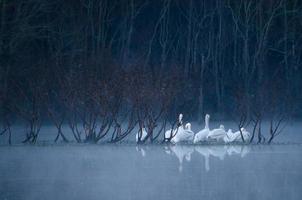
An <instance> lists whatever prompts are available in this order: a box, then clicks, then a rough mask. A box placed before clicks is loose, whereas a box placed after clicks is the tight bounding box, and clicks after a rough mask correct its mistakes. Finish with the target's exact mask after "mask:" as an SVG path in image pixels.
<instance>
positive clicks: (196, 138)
mask: <svg viewBox="0 0 302 200" xmlns="http://www.w3.org/2000/svg"><path fill="white" fill-rule="evenodd" d="M182 118H183V114H179V118H178V125H177V128H175V129H169V130H167V131H166V132H165V140H170V142H171V143H174V144H176V143H179V142H193V143H194V144H196V143H200V142H223V143H232V142H242V141H248V139H249V138H250V133H249V132H248V131H247V130H246V129H245V128H241V129H240V131H236V132H233V131H232V129H229V130H228V131H226V130H225V128H224V126H223V125H220V126H219V128H216V129H213V130H210V126H209V123H210V115H209V114H206V115H205V127H204V129H202V130H200V131H199V132H197V133H196V134H195V133H194V132H193V131H192V130H191V123H187V124H186V125H185V126H183V121H182ZM240 132H241V133H240ZM147 135H148V134H147V131H146V129H145V128H141V130H140V131H139V132H138V133H137V134H136V142H139V138H140V141H143V140H145V139H146V137H147ZM242 138H243V139H242Z"/></svg>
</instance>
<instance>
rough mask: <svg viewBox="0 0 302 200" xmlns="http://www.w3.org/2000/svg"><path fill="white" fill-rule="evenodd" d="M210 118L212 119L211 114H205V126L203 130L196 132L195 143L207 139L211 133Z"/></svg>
mask: <svg viewBox="0 0 302 200" xmlns="http://www.w3.org/2000/svg"><path fill="white" fill-rule="evenodd" d="M209 120H210V115H209V114H206V116H205V127H204V129H202V130H201V131H199V132H198V133H196V134H195V136H194V141H193V142H194V143H198V142H204V141H206V139H207V136H208V135H209V133H210V128H209Z"/></svg>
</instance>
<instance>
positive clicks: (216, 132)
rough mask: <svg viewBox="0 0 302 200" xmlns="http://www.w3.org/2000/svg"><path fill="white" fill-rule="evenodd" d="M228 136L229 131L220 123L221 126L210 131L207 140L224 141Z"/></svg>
mask: <svg viewBox="0 0 302 200" xmlns="http://www.w3.org/2000/svg"><path fill="white" fill-rule="evenodd" d="M226 136H227V133H226V131H225V129H224V126H223V125H220V127H219V128H216V129H213V130H211V131H210V133H209V134H208V136H207V140H214V141H223V140H224V138H225V137H226Z"/></svg>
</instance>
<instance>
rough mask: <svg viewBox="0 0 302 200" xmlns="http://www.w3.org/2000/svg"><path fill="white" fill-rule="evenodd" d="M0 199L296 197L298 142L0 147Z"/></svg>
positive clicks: (300, 177)
mask: <svg viewBox="0 0 302 200" xmlns="http://www.w3.org/2000/svg"><path fill="white" fill-rule="evenodd" d="M0 149H1V151H0V185H1V187H0V199H202V198H207V199H300V198H301V195H302V191H301V187H300V186H301V184H302V172H301V169H302V162H301V156H302V146H301V145H271V146H268V145H252V146H213V145H212V146H207V145H204V146H201V145H197V146H196V145H175V146H162V145H142V146H136V145H126V144H119V145H64V146H62V145H56V146H13V147H4V146H2V147H0Z"/></svg>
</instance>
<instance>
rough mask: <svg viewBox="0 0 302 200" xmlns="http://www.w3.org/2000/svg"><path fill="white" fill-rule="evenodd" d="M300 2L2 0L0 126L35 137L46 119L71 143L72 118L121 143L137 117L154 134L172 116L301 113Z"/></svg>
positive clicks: (252, 116)
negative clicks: (22, 126) (22, 127)
mask: <svg viewBox="0 0 302 200" xmlns="http://www.w3.org/2000/svg"><path fill="white" fill-rule="evenodd" d="M301 6H302V2H301V1H299V0H257V1H254V0H211V1H209V0H199V1H197V0H185V1H184V0H175V1H173V0H155V1H151V0H149V1H147V0H66V1H61V0H51V1H49V0H0V105H1V118H0V119H1V122H2V124H3V127H4V128H3V130H7V127H9V126H10V125H11V124H13V123H15V122H16V121H17V120H18V119H22V120H24V121H25V122H26V123H28V126H29V127H30V129H29V130H30V131H29V132H28V133H27V139H28V140H31V141H35V140H36V139H35V134H36V132H38V131H39V130H40V127H41V124H42V122H43V121H45V120H50V121H52V122H54V124H55V125H56V126H57V127H58V130H59V129H60V127H61V125H62V124H63V123H67V122H68V123H69V125H70V128H71V129H72V130H73V133H74V136H75V138H76V139H77V140H79V141H80V140H81V136H80V133H79V131H78V130H76V129H77V127H76V123H77V122H79V121H81V122H82V123H83V127H84V130H85V131H86V130H87V131H88V133H87V132H86V137H94V138H98V139H101V138H102V136H103V134H105V133H106V134H107V132H106V131H108V130H109V129H108V130H107V128H108V127H115V129H116V133H114V134H113V135H112V138H113V140H114V139H116V138H117V140H119V139H121V138H123V136H124V135H123V134H126V135H127V131H131V130H132V128H133V127H134V126H135V125H136V124H137V123H138V124H139V125H140V126H148V127H149V128H150V130H151V129H152V127H153V126H154V127H156V122H157V121H165V122H166V121H169V120H170V121H171V120H173V119H176V116H177V114H178V113H180V112H181V113H184V115H185V117H186V119H191V120H199V121H201V120H202V118H203V116H204V114H205V113H211V114H212V115H214V116H215V118H216V119H227V120H233V119H234V120H237V121H239V122H245V121H248V120H247V118H248V119H251V120H254V121H255V119H257V120H260V119H262V118H266V117H267V118H272V117H275V116H278V118H279V119H283V115H284V113H286V115H287V116H291V117H295V118H299V117H302V115H301V113H302V92H301V86H302V67H301V61H302V51H301V50H302V34H301V32H302V12H301V11H302V10H301ZM281 114H282V117H281ZM257 120H256V121H257ZM99 121H101V122H100V124H101V125H100V126H101V127H100V129H99V128H98V131H97V132H96V131H95V130H96V127H97V126H98V125H99ZM125 122H126V123H127V124H128V126H127V127H128V128H127V131H126V132H123V131H122V130H120V129H121V128H120V127H121V124H122V123H125ZM97 124H98V125H97ZM5 127H6V128H5ZM152 130H153V129H152ZM90 132H94V133H93V134H92V133H90ZM106 134H105V135H106ZM152 134H153V133H152ZM59 135H60V130H59V134H58V136H59ZM62 136H63V134H62ZM150 137H151V138H152V137H153V136H150Z"/></svg>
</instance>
